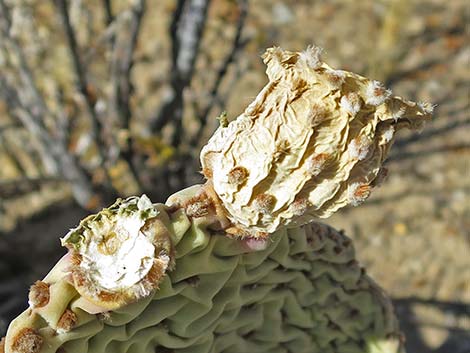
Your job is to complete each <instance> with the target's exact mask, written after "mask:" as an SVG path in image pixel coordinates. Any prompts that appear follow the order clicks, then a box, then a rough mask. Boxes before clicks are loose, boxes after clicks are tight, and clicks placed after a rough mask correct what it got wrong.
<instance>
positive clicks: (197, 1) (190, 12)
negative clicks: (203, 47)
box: [151, 0, 210, 146]
mask: <svg viewBox="0 0 470 353" xmlns="http://www.w3.org/2000/svg"><path fill="white" fill-rule="evenodd" d="M209 4H210V0H185V1H183V0H180V1H179V2H178V5H177V8H176V11H175V13H174V18H173V21H172V24H171V26H170V35H171V38H172V45H173V49H172V54H173V55H172V66H173V67H172V75H171V80H170V86H171V93H170V94H169V95H168V97H167V98H166V99H165V101H164V102H163V104H162V107H161V109H160V110H159V112H158V114H157V116H156V117H155V118H153V119H151V121H152V124H151V129H152V131H153V132H156V131H159V130H161V129H162V128H163V127H164V126H165V125H166V124H167V123H168V122H170V121H171V122H172V123H173V124H174V126H175V129H174V132H173V137H172V145H173V146H178V145H179V144H180V142H181V139H182V132H183V131H182V118H183V91H184V89H185V88H186V87H188V86H189V85H190V83H191V79H192V76H193V71H194V64H195V62H196V59H197V56H198V54H199V45H200V42H201V38H202V33H203V30H204V27H205V24H206V20H207V9H208V7H209Z"/></svg>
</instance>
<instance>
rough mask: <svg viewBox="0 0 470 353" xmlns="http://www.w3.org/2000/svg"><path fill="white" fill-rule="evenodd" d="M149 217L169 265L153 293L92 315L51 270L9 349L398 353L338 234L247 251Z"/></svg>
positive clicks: (383, 306) (373, 294)
mask: <svg viewBox="0 0 470 353" xmlns="http://www.w3.org/2000/svg"><path fill="white" fill-rule="evenodd" d="M196 189H197V188H192V189H191V190H190V192H191V193H192V192H194V190H196ZM187 196H188V194H187V193H186V195H185V197H187ZM189 196H190V195H189ZM156 208H157V209H158V210H159V219H160V220H162V221H163V223H164V224H165V226H166V228H167V229H168V230H169V231H170V233H171V238H172V240H173V242H174V245H175V250H176V266H175V269H174V270H173V271H171V272H169V273H168V275H167V276H165V277H164V279H163V280H162V281H161V282H160V284H159V289H158V290H157V291H156V292H155V294H154V295H153V296H149V297H146V298H144V299H141V300H140V301H138V302H135V303H133V304H130V305H128V306H125V307H123V308H121V309H118V310H115V311H113V312H105V313H99V314H89V313H87V312H85V311H84V310H83V308H80V306H81V305H80V299H81V297H80V295H79V294H78V292H77V291H76V290H75V289H74V288H73V287H72V286H71V285H70V284H69V283H68V282H67V281H66V280H65V279H64V272H63V270H64V265H63V264H62V263H59V264H58V265H57V266H56V268H54V269H53V270H52V271H51V273H50V274H49V275H48V276H47V277H46V278H45V279H44V280H43V282H42V283H46V284H47V285H48V286H49V293H50V299H49V302H48V304H46V305H45V306H43V307H40V308H35V309H31V308H30V309H28V310H27V311H25V312H24V313H23V314H22V315H21V316H19V317H18V318H17V319H16V320H15V321H14V322H13V323H12V324H11V326H10V329H9V335H8V337H7V341H6V352H7V353H17V352H21V353H23V352H28V351H29V352H34V353H36V352H40V353H52V352H61V353H83V352H89V353H121V352H122V353H124V352H126V353H155V352H162V353H163V352H165V353H166V352H187V353H190V352H191V353H199V352H201V353H203V352H204V353H205V352H217V353H219V352H220V353H222V352H224V353H228V352H234V353H235V352H236V353H241V352H253V353H254V352H279V353H281V352H286V353H287V352H306V353H307V352H308V353H314V352H318V353H343V352H344V353H354V352H357V353H363V352H377V353H378V352H382V353H398V352H399V333H398V329H397V322H396V319H395V318H394V315H393V312H392V308H391V305H390V303H389V301H388V300H387V299H386V298H385V296H384V295H383V293H382V292H381V290H380V289H379V288H378V287H377V286H376V285H375V284H374V283H373V281H372V280H371V279H370V278H369V277H367V275H366V274H365V272H364V270H363V269H361V267H360V266H359V265H358V263H357V261H356V260H355V257H354V249H353V246H352V242H351V241H350V240H349V239H348V238H347V237H346V236H344V235H343V234H341V233H339V232H337V231H335V230H334V229H332V228H330V227H328V226H326V225H323V224H319V223H312V224H309V225H306V226H303V227H299V228H293V229H285V228H284V229H282V230H279V231H277V232H276V233H275V234H273V235H272V236H271V237H270V238H269V240H267V241H266V242H265V243H264V244H263V245H264V247H265V249H259V250H257V251H253V250H249V249H248V247H247V245H246V242H245V241H243V240H234V239H230V238H228V237H226V236H224V235H223V234H221V233H220V232H217V231H211V230H210V229H208V228H207V225H208V217H205V216H203V217H192V218H189V217H187V216H186V215H185V212H184V210H182V209H179V210H177V211H175V212H173V213H172V212H170V211H171V209H169V208H168V207H167V208H165V207H163V205H158V206H157V207H156ZM165 209H167V211H164V210H165ZM67 318H73V319H72V320H71V321H70V322H69V326H68V327H62V326H67V325H65V324H64V323H65V322H66V320H67ZM61 321H63V322H62V323H61ZM28 344H30V346H31V349H30V350H24V349H25V347H26V346H27V345H28Z"/></svg>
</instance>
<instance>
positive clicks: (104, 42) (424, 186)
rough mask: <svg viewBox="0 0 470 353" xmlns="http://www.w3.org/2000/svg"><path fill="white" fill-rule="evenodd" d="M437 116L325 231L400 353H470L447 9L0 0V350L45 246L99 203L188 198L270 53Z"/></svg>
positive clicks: (427, 1)
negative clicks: (286, 54)
mask: <svg viewBox="0 0 470 353" xmlns="http://www.w3.org/2000/svg"><path fill="white" fill-rule="evenodd" d="M312 43H314V44H316V45H318V46H321V47H323V48H324V50H325V51H324V55H323V57H324V59H325V61H327V62H328V63H329V64H330V65H331V66H333V67H335V68H341V69H346V70H352V71H355V72H357V73H360V74H362V75H365V76H368V77H371V78H374V79H378V80H381V81H383V82H385V84H386V85H387V86H388V87H389V88H391V89H392V90H393V91H394V93H395V94H398V95H401V96H404V97H406V98H409V99H411V100H418V101H429V102H431V103H433V104H437V106H436V108H435V114H434V116H435V118H434V119H433V121H432V122H431V123H429V124H428V125H427V126H426V128H425V129H424V130H423V131H422V132H421V133H420V134H408V135H407V134H406V133H404V134H402V135H401V136H400V137H399V138H398V139H397V141H396V143H395V146H394V148H393V149H392V153H391V156H390V158H389V159H388V161H387V163H386V164H387V167H388V169H389V177H388V180H387V182H386V183H385V184H384V186H383V187H382V188H381V189H379V190H377V191H376V192H375V193H374V194H373V196H372V197H371V198H370V199H369V200H368V201H367V202H366V203H365V204H363V205H362V206H361V207H359V208H350V209H346V210H342V211H340V212H339V213H338V214H337V215H335V216H333V217H332V218H331V219H329V220H328V221H327V222H328V223H329V224H331V225H333V226H335V227H337V228H339V229H344V230H345V232H346V234H347V235H349V236H350V237H352V238H353V239H354V241H355V244H356V251H357V254H358V258H359V260H360V261H361V262H362V263H363V264H364V265H365V266H366V268H367V271H368V273H369V274H370V275H371V276H372V277H373V278H375V279H376V280H377V281H378V282H379V283H380V284H381V285H382V286H383V287H384V288H385V289H386V290H387V292H388V293H389V294H390V295H391V296H392V298H393V300H394V302H395V306H396V311H397V314H398V316H399V318H400V321H401V325H402V329H403V331H404V332H405V334H406V335H407V346H408V351H409V352H411V353H414V352H416V353H431V352H432V353H468V352H470V306H469V305H470V129H469V127H470V5H469V3H468V2H466V1H464V0H452V1H450V0H422V1H421V0H377V1H371V0H361V1H355V0H349V1H348V0H330V1H326V0H318V1H313V0H312V1H309V0H256V1H255V0H212V1H211V0H159V1H150V0H147V1H145V0H99V1H98V0H95V1H92V0H54V1H41V0H0V336H2V335H3V334H4V333H5V331H6V328H7V325H8V323H9V322H10V320H11V319H12V318H13V317H14V316H16V315H17V314H19V313H20V312H21V311H22V310H24V309H25V307H26V306H27V303H26V301H25V298H26V297H27V290H28V287H29V285H30V284H31V283H33V281H34V280H35V279H38V278H41V277H43V276H44V275H45V274H46V273H47V271H48V269H49V268H50V267H51V265H52V264H53V263H55V262H56V261H57V259H58V258H60V257H61V256H62V254H63V253H64V250H63V249H62V248H60V244H59V240H58V238H59V237H61V236H63V235H64V234H65V233H66V232H67V230H68V229H69V228H71V227H74V226H75V225H77V223H78V221H79V220H80V219H81V218H82V217H84V216H85V215H86V214H88V213H90V212H94V211H96V210H98V209H100V208H101V207H102V206H104V205H107V204H109V203H110V202H112V201H113V200H114V199H115V198H116V197H123V196H128V195H132V194H141V193H146V194H147V195H149V196H150V197H151V199H152V200H153V201H155V202H164V201H165V199H166V198H167V197H168V196H169V195H170V194H171V193H173V192H175V191H177V190H179V189H181V188H183V187H185V186H188V185H191V184H194V183H200V182H203V180H202V177H201V175H200V173H199V170H200V166H199V161H198V155H199V151H200V149H201V147H202V146H203V145H204V143H205V141H207V139H208V137H209V136H210V135H211V133H212V132H213V131H214V130H215V128H216V127H217V126H218V124H219V122H218V120H217V119H216V117H218V116H219V115H220V114H221V113H222V112H223V111H226V112H227V117H228V119H229V120H232V119H234V118H235V117H236V116H237V115H238V114H240V113H241V112H242V111H243V109H244V108H245V107H246V106H247V105H248V104H249V103H250V102H251V100H252V99H253V98H254V97H255V96H256V94H257V93H258V91H259V90H260V89H261V88H262V87H263V85H264V84H265V83H266V82H267V78H266V76H265V74H264V69H265V67H264V65H263V63H262V61H261V59H260V55H261V54H262V53H263V52H264V50H265V49H266V48H268V47H270V46H273V45H276V46H281V47H283V48H285V49H289V50H302V49H304V48H305V47H306V46H307V45H308V44H312Z"/></svg>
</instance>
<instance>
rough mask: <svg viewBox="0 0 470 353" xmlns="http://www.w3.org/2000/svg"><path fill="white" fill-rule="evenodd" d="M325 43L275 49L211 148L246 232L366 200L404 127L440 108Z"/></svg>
mask: <svg viewBox="0 0 470 353" xmlns="http://www.w3.org/2000/svg"><path fill="white" fill-rule="evenodd" d="M319 52H320V50H319V49H318V48H315V47H309V48H308V49H307V50H306V51H304V52H302V53H297V52H290V51H284V50H282V49H280V48H271V49H268V50H267V51H266V53H265V54H264V56H263V58H264V62H265V63H266V64H267V70H266V72H267V75H268V78H269V82H268V84H267V85H266V86H265V87H264V88H263V90H262V91H261V92H260V93H259V94H258V96H257V97H256V99H255V100H254V101H253V102H252V103H251V104H250V105H249V106H248V107H247V109H246V110H245V112H244V113H243V114H241V115H240V116H239V117H238V118H237V119H236V120H234V121H232V122H231V123H230V124H228V126H226V127H224V126H220V127H219V129H218V130H217V131H216V132H215V134H214V135H213V137H212V138H211V139H210V140H209V142H208V144H207V145H206V146H205V147H204V148H203V150H202V152H201V163H202V167H203V172H204V174H205V176H206V177H207V178H208V179H209V180H210V181H211V182H212V184H213V187H214V190H215V192H216V193H217V195H218V197H219V198H220V200H221V202H222V204H223V206H224V208H225V210H226V212H227V217H228V218H229V219H230V220H231V221H232V223H233V224H234V225H235V227H236V229H238V230H239V232H238V234H239V235H244V234H249V235H251V236H262V235H266V233H272V232H274V231H275V230H276V229H279V228H280V227H282V226H285V225H295V226H297V225H299V224H304V223H307V222H310V221H312V220H313V219H315V218H325V217H328V216H330V215H331V214H332V213H334V212H335V211H337V210H338V209H340V208H342V207H344V206H346V205H348V204H353V205H357V204H359V203H361V202H362V201H363V200H364V199H365V198H367V197H368V195H369V194H370V189H371V188H372V187H373V186H375V185H376V184H377V180H376V181H375V182H374V179H376V178H378V175H379V176H380V175H382V174H383V173H382V172H381V166H382V164H383V162H384V159H385V158H386V156H387V153H388V151H389V148H390V146H391V144H392V142H393V135H394V134H395V132H397V131H398V130H400V129H401V128H403V127H407V128H411V129H419V128H421V127H422V125H423V123H424V121H425V120H427V119H429V118H430V117H431V110H432V107H430V106H427V105H424V104H417V103H414V102H410V101H407V100H404V99H402V98H400V97H393V96H391V92H390V91H388V90H385V89H384V88H383V86H381V84H380V83H379V82H377V81H371V80H369V79H367V78H364V77H362V76H359V75H357V74H354V73H351V72H347V71H342V70H334V69H332V68H331V67H329V66H328V65H327V64H325V63H322V62H321V60H320V57H319ZM240 170H241V171H243V173H240ZM239 175H243V178H239V179H237V178H236V177H237V176H239Z"/></svg>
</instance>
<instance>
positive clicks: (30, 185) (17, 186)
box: [0, 177, 63, 199]
mask: <svg viewBox="0 0 470 353" xmlns="http://www.w3.org/2000/svg"><path fill="white" fill-rule="evenodd" d="M61 181H63V179H62V178H56V177H40V178H27V177H23V178H18V179H13V180H0V197H1V198H2V199H9V198H13V197H18V196H21V195H25V194H29V193H31V192H33V191H37V190H39V189H41V187H42V186H43V185H45V184H51V183H59V182H61Z"/></svg>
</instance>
